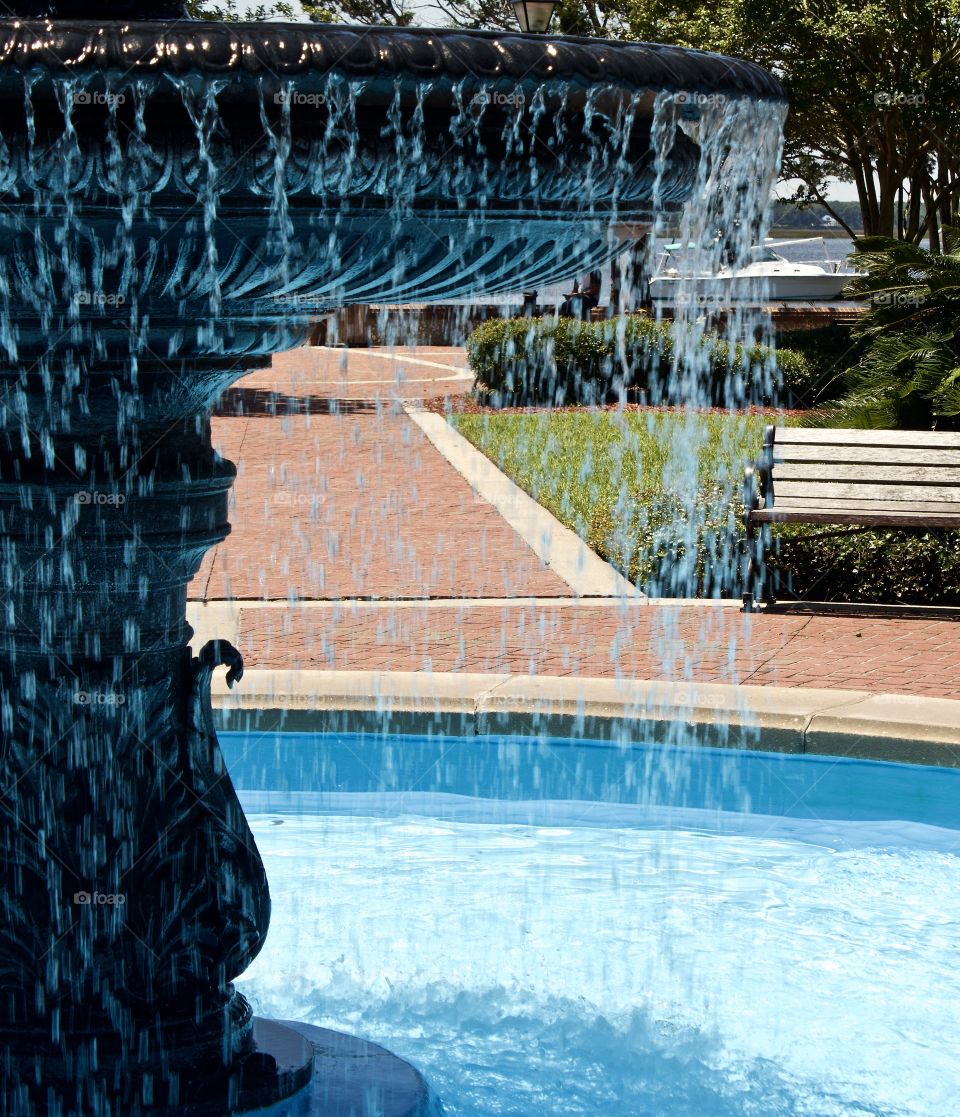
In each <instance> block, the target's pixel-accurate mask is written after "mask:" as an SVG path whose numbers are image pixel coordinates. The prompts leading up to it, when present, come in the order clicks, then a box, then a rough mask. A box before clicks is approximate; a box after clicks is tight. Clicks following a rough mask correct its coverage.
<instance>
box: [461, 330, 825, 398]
mask: <svg viewBox="0 0 960 1117" xmlns="http://www.w3.org/2000/svg"><path fill="white" fill-rule="evenodd" d="M699 344H700V346H701V349H702V351H703V352H704V354H705V357H703V358H701V357H700V356H699V355H697V356H696V358H695V360H692V361H691V360H690V359H689V354H684V353H683V350H682V348H681V347H680V346H679V345H678V341H677V337H676V335H675V333H674V330H673V327H672V325H671V323H669V322H658V321H655V320H654V319H651V318H645V317H642V316H639V315H630V316H628V317H624V318H610V319H606V320H605V321H602V322H579V321H577V320H576V319H573V318H559V319H556V320H554V319H544V318H494V319H490V320H489V321H487V322H484V323H483V325H481V326H479V327H478V328H477V329H476V330H474V332H473V333H472V334H471V335H470V337H469V338H468V339H467V358H468V360H469V362H470V367H471V368H472V370H473V373H474V376H475V378H476V384H477V387H478V389H479V390H480V391H482V392H483V393H484V394H485V395H486V396H487V397H488V398H489V400H490V402H492V403H493V404H494V405H495V406H504V405H518V404H519V405H524V404H538V403H543V404H553V405H556V406H560V405H562V404H565V403H568V404H570V403H594V402H598V401H602V400H603V399H605V398H608V397H617V396H619V395H620V394H621V393H622V392H623V391H624V390H626V389H634V390H637V389H640V390H643V391H644V392H645V393H646V396H647V399H648V401H649V402H651V403H664V402H666V403H670V402H677V403H679V402H684V403H690V402H698V401H699V402H703V403H710V404H720V405H727V406H731V405H738V404H742V403H745V402H746V403H787V404H789V403H790V402H791V400H792V399H793V398H794V397H795V396H797V395H802V394H804V393H805V392H806V390H807V386H808V385H809V384H810V382H811V381H812V380H814V379H815V378H816V376H817V373H818V370H817V368H816V367H815V366H814V364H813V363H812V362H811V361H810V360H809V359H808V358H807V357H806V356H805V355H803V354H802V353H796V352H792V351H790V350H783V349H778V350H777V351H776V356H775V357H774V353H773V351H772V350H770V349H767V348H764V347H761V346H759V345H758V346H755V347H753V348H752V349H750V350H749V351H744V349H743V348H742V347H740V346H737V347H736V348H735V349H733V351H731V346H730V345H729V343H728V342H727V341H725V340H724V339H723V338H721V337H718V336H716V335H715V334H706V335H704V337H703V339H702V340H701V341H700V343H699ZM675 360H676V366H677V367H676V369H674V363H675ZM704 372H705V373H706V375H704ZM698 397H699V399H698Z"/></svg>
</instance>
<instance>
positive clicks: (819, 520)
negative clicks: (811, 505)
mask: <svg viewBox="0 0 960 1117" xmlns="http://www.w3.org/2000/svg"><path fill="white" fill-rule="evenodd" d="M750 518H751V520H752V521H753V522H754V523H758V524H771V523H803V524H856V525H859V526H860V527H871V526H875V527H921V528H922V527H931V528H939V529H941V530H942V529H947V528H949V529H953V528H960V512H953V513H938V512H925V513H920V514H917V513H913V512H911V513H906V512H858V511H857V510H856V509H850V508H848V509H845V510H842V511H841V510H839V509H830V510H829V511H818V510H816V509H808V510H802V509H786V508H784V509H777V508H761V509H759V510H758V511H756V512H754V513H752V514H751V517H750Z"/></svg>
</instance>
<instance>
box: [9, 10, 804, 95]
mask: <svg viewBox="0 0 960 1117" xmlns="http://www.w3.org/2000/svg"><path fill="white" fill-rule="evenodd" d="M0 30H2V32H3V33H2V34H0V73H2V72H3V71H4V70H7V71H9V70H10V69H13V68H16V69H17V70H19V71H21V72H30V71H34V72H36V71H47V72H48V73H49V74H51V75H54V74H57V73H60V74H63V75H66V74H74V73H76V74H80V73H90V72H95V73H96V72H104V73H105V72H112V71H116V70H120V71H122V72H123V73H124V74H126V75H130V76H131V77H133V76H140V75H143V74H145V73H149V74H155V75H157V76H160V75H161V74H166V75H169V76H174V77H183V76H186V75H188V74H191V73H194V74H201V75H203V76H205V77H215V76H221V77H230V76H239V75H243V76H244V77H248V78H252V77H257V76H269V77H272V78H274V79H276V80H277V81H279V82H282V81H284V80H286V79H291V78H296V77H298V76H300V75H312V76H323V75H325V74H327V73H333V72H339V73H343V74H344V75H345V76H347V77H348V78H353V79H371V78H379V79H381V80H382V79H383V78H385V77H388V76H391V75H393V76H395V77H403V76H411V77H413V78H414V79H420V80H423V81H431V80H432V81H437V80H443V79H447V80H450V81H457V80H460V79H464V78H466V79H469V78H470V77H473V78H474V79H476V80H477V81H479V82H489V81H513V82H515V83H516V82H521V81H524V82H525V84H534V83H537V84H542V83H548V82H549V83H568V84H574V85H593V84H603V85H606V86H607V87H610V86H615V87H620V88H624V89H629V90H635V91H638V92H640V91H651V90H662V91H664V92H675V93H684V92H695V93H699V94H715V95H721V96H724V97H730V98H741V97H746V98H751V99H754V100H764V101H771V102H785V101H786V99H787V98H786V93H785V91H784V89H783V86H782V85H781V84H780V82H779V81H778V80H777V78H776V77H774V76H773V75H772V74H770V73H769V72H768V71H766V70H764V69H763V68H762V67H760V66H758V65H757V64H755V63H753V62H748V61H746V60H745V59H741V58H734V57H728V56H727V55H722V54H714V53H711V52H708V51H702V50H698V49H696V48H686V47H676V46H671V45H668V44H660V43H645V42H633V41H615V40H611V39H591V38H584V37H580V36H562V35H557V36H544V35H525V34H522V33H519V32H512V31H465V30H462V29H459V28H430V27H402V28H401V27H381V26H365V25H348V24H320V23H281V22H269V23H254V22H250V23H217V22H210V21H205V20H189V19H182V20H100V21H97V22H96V23H93V22H91V21H90V20H70V19H62V20H61V19H57V20H54V19H34V20H29V19H23V18H17V17H14V18H7V19H0ZM357 48H360V49H359V50H358V49H357ZM351 56H352V57H351Z"/></svg>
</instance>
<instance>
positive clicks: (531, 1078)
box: [222, 732, 960, 1117]
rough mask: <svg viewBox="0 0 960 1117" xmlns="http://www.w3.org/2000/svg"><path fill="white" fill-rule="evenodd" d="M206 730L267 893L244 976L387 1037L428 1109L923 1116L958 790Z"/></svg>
mask: <svg viewBox="0 0 960 1117" xmlns="http://www.w3.org/2000/svg"><path fill="white" fill-rule="evenodd" d="M222 737H223V747H224V752H225V756H226V758H227V762H228V764H229V766H230V768H231V772H232V775H233V778H234V780H235V781H236V783H237V785H238V788H239V794H240V797H241V800H242V802H243V804H244V807H245V809H246V811H247V812H248V816H249V817H250V819H251V825H252V826H253V829H254V832H255V833H256V836H257V841H258V843H259V845H260V848H261V850H262V851H263V855H264V859H265V863H266V865H267V867H268V871H269V873H270V877H271V881H272V883H273V888H274V894H275V897H276V898H277V900H278V904H277V917H276V919H275V922H274V926H273V929H272V937H271V942H270V944H269V945H268V947H267V948H266V949H265V950H264V952H263V953H262V954H261V956H260V958H259V959H258V960H257V962H256V963H255V964H254V965H253V966H252V967H251V968H250V970H249V971H248V972H247V973H246V974H245V975H243V976H242V977H241V979H240V986H241V987H242V988H243V989H244V990H245V992H246V993H247V995H248V996H250V997H251V999H252V1000H253V1001H254V1003H256V1004H257V1005H258V1007H259V1008H260V1009H261V1010H263V1011H269V1012H275V1013H288V1014H292V1013H295V1014H296V1015H297V1016H298V1017H299V1018H300V1019H308V1020H311V1021H313V1022H315V1023H318V1024H324V1025H327V1026H349V1027H350V1028H351V1029H352V1030H353V1031H356V1032H358V1033H359V1034H362V1035H365V1036H369V1037H370V1038H372V1039H374V1040H376V1041H378V1042H385V1043H388V1045H389V1046H390V1047H391V1048H392V1049H393V1050H395V1051H397V1052H399V1053H400V1054H401V1055H402V1056H403V1057H405V1058H409V1059H412V1060H413V1061H414V1062H415V1063H416V1064H417V1065H418V1066H419V1067H420V1068H421V1069H423V1070H424V1072H425V1073H426V1074H427V1075H428V1077H429V1079H430V1081H431V1083H432V1084H433V1085H434V1087H435V1088H436V1089H437V1091H438V1093H440V1095H441V1096H442V1097H443V1100H444V1106H445V1111H446V1112H447V1114H448V1117H483V1115H485V1114H488V1113H490V1112H492V1111H495V1112H499V1113H503V1114H505V1115H507V1117H538V1115H539V1114H542V1113H555V1114H571V1115H572V1114H575V1113H584V1112H599V1111H603V1112H609V1113H616V1114H631V1115H638V1117H641V1115H642V1117H646V1115H648V1114H657V1115H659V1117H694V1115H700V1117H702V1115H709V1117H734V1115H737V1117H739V1115H740V1114H743V1113H753V1112H755V1113H758V1114H760V1113H763V1114H769V1113H777V1114H790V1115H791V1117H808V1115H809V1117H812V1115H814V1114H816V1115H817V1117H848V1115H849V1114H851V1113H854V1112H858V1111H862V1112H872V1113H882V1114H894V1113H911V1114H914V1115H916V1117H939V1115H940V1114H942V1113H943V1112H944V1111H948V1110H949V1107H950V1105H951V1104H952V1103H951V1101H950V1099H951V1097H952V1096H954V1095H955V1092H956V1089H957V1086H958V1078H957V1070H956V1066H955V1064H954V1061H953V1058H952V1042H951V1036H952V1035H953V1034H954V1033H955V1030H956V1027H957V1024H958V1014H957V1004H958V1003H960V1002H958V982H957V976H956V972H955V967H954V966H953V954H954V947H953V944H952V933H953V932H952V929H953V926H954V923H955V921H956V919H957V918H958V911H957V895H958V891H957V884H958V883H960V860H958V852H960V811H958V806H957V803H958V799H957V789H958V780H960V772H958V771H956V770H946V769H937V768H930V767H920V766H917V767H913V766H909V765H899V764H887V763H876V762H868V761H853V760H849V759H845V758H838V757H827V756H822V757H816V756H786V755H782V754H776V753H771V752H764V751H762V749H763V741H762V739H761V741H760V749H759V750H754V751H739V750H730V749H722V748H721V749H717V748H710V747H701V748H696V749H690V748H688V747H685V746H683V745H677V746H666V747H665V746H656V745H647V744H645V743H643V742H642V741H640V740H635V741H632V742H630V743H627V744H623V745H614V744H610V743H609V742H595V741H590V740H584V739H581V738H578V739H570V738H568V739H558V738H550V737H540V738H531V737H517V736H514V737H497V736H493V735H491V736H490V737H487V738H456V737H448V736H444V735H442V734H435V735H433V736H416V735H409V736H405V737H402V738H401V737H389V736H388V737H384V736H383V735H381V734H377V733H376V732H371V733H369V734H365V735H361V734H306V733H304V734H297V733H278V734H265V735H260V734H257V735H256V736H255V737H248V736H246V735H245V734H233V733H224V734H223V735H222ZM258 738H259V739H258ZM331 852H332V853H334V854H335V855H336V856H335V860H336V864H337V865H338V871H337V873H336V874H334V875H331V874H330V873H329V872H327V871H326V869H325V868H324V867H323V862H324V859H325V858H326V857H328V856H329V855H330V854H331ZM311 882H312V883H311ZM281 898H286V900H285V902H283V903H282V904H281ZM281 907H282V910H283V912H293V911H294V909H295V912H296V914H295V915H291V916H290V917H287V916H285V915H282V914H280V910H281ZM347 944H349V946H348V945H347Z"/></svg>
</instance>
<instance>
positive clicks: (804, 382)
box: [777, 325, 866, 407]
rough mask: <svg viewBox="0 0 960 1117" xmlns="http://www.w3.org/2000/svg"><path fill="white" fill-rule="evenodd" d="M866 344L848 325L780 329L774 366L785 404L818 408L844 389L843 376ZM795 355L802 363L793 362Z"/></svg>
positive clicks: (854, 362)
mask: <svg viewBox="0 0 960 1117" xmlns="http://www.w3.org/2000/svg"><path fill="white" fill-rule="evenodd" d="M865 349H866V342H865V341H864V339H863V338H861V337H855V336H854V329H853V327H852V326H842V325H832V326H820V327H818V328H817V329H813V330H782V331H781V332H779V333H778V334H777V364H778V365H779V366H780V372H781V375H782V376H783V386H784V388H785V389H786V390H787V392H788V395H789V403H790V404H791V405H793V406H796V407H818V406H820V405H821V404H823V403H827V402H828V401H830V400H833V399H835V398H836V397H837V396H838V395H839V394H840V393H841V392H842V391H843V388H844V374H845V373H846V372H847V370H848V369H850V368H852V367H853V366H854V365H856V364H857V363H858V362H859V360H860V359H861V357H862V356H863V354H864V351H865ZM795 355H799V356H800V357H801V358H802V361H801V362H799V363H797V362H796V357H795Z"/></svg>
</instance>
